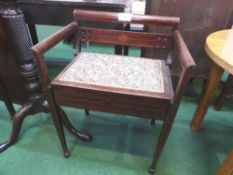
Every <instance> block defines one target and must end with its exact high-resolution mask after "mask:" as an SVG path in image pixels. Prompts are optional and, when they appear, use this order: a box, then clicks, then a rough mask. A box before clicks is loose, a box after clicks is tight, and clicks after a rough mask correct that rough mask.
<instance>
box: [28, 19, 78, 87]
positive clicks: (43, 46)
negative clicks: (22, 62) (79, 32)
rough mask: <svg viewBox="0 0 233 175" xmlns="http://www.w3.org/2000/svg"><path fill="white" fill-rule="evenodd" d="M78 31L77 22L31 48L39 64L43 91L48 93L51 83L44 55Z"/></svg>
mask: <svg viewBox="0 0 233 175" xmlns="http://www.w3.org/2000/svg"><path fill="white" fill-rule="evenodd" d="M76 29H77V24H76V23H75V22H73V23H71V24H69V25H67V26H66V27H64V28H62V29H60V30H59V31H57V32H56V33H54V34H53V35H51V36H49V37H48V38H46V39H44V40H42V41H41V42H39V43H38V44H36V45H35V46H33V47H32V48H31V50H32V52H33V54H34V56H35V58H36V62H37V66H38V70H39V74H40V79H41V84H42V87H43V89H44V90H45V91H46V90H47V88H48V85H49V83H50V79H49V74H48V68H47V65H46V63H45V61H44V56H43V54H44V53H45V52H46V51H47V50H49V49H51V48H52V47H53V46H55V45H56V44H57V43H59V42H60V41H61V40H63V39H65V38H66V37H67V36H69V35H71V34H72V33H73V32H75V31H76Z"/></svg>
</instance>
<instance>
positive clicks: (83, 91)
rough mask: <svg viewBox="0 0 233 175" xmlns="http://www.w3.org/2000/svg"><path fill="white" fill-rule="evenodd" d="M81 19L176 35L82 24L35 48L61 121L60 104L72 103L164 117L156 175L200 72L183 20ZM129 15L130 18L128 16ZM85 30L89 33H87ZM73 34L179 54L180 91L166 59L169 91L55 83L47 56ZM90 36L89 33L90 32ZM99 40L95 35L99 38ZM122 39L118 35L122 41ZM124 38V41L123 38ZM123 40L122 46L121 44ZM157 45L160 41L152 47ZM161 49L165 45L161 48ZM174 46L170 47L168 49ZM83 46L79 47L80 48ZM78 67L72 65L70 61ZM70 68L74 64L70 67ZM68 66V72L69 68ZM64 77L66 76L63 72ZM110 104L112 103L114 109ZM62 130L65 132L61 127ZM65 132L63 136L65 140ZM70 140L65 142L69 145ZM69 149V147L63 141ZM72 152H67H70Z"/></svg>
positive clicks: (80, 13)
mask: <svg viewBox="0 0 233 175" xmlns="http://www.w3.org/2000/svg"><path fill="white" fill-rule="evenodd" d="M74 17H75V19H76V20H77V21H78V22H79V21H83V20H84V21H95V22H108V23H130V22H132V23H139V24H147V25H156V26H157V25H159V26H164V27H169V28H171V30H170V31H171V32H170V33H169V34H168V35H161V34H146V33H137V32H125V31H113V30H106V29H89V28H79V27H78V25H77V23H75V22H74V23H71V24H69V25H67V26H66V27H65V28H63V29H61V30H60V31H58V32H57V33H55V34H53V35H52V36H50V37H48V38H47V39H45V40H43V41H41V42H40V43H39V44H37V45H35V46H34V47H33V48H32V51H33V53H34V55H35V57H36V60H37V64H38V67H39V72H40V77H41V81H42V85H43V89H44V91H45V92H47V93H46V94H47V96H48V99H50V100H49V102H50V103H51V106H53V111H54V115H56V116H55V117H58V118H59V115H58V114H56V111H57V110H56V108H57V106H58V105H66V106H73V107H81V108H86V109H92V110H99V111H104V112H114V113H119V114H128V115H133V116H140V117H144V118H151V119H159V120H162V121H163V127H162V130H161V133H160V136H159V139H158V142H157V147H156V150H155V153H154V157H153V161H152V164H151V167H150V173H152V174H153V173H155V167H156V164H157V161H158V159H159V157H160V154H161V151H162V149H163V147H164V144H165V142H166V140H167V137H168V134H169V132H170V129H171V126H172V123H173V121H174V118H175V115H176V113H177V110H178V107H179V105H180V101H181V97H182V94H183V91H184V89H185V86H186V84H187V83H188V80H189V78H190V77H191V75H192V74H193V73H194V69H195V66H196V65H195V62H194V61H193V58H192V56H191V55H190V53H189V51H188V49H187V47H186V45H185V43H184V41H183V38H182V36H181V34H180V32H179V31H178V30H177V26H178V24H179V18H176V17H160V16H149V15H131V14H119V13H113V12H98V11H87V10H75V11H74ZM123 17H125V18H123ZM84 30H85V31H84ZM73 32H77V36H78V37H79V38H76V39H77V43H79V42H80V41H91V42H97V43H111V44H122V45H137V46H138V45H142V46H143V47H153V48H155V49H156V48H160V49H165V48H166V50H168V49H170V52H174V55H176V56H177V58H178V59H179V62H180V65H181V69H182V70H181V75H180V79H179V82H178V85H177V87H176V88H175V91H174V94H173V88H172V86H170V85H171V76H170V73H169V70H168V66H166V65H165V61H163V72H164V73H165V74H164V75H165V77H164V79H165V80H166V82H165V83H166V84H167V85H168V86H165V87H166V88H165V93H161V94H156V93H143V92H137V91H129V90H121V89H117V88H107V89H106V88H104V87H96V86H89V85H82V84H77V83H76V84H73V83H65V84H64V83H62V82H60V81H59V80H58V78H56V79H55V80H54V81H52V82H50V79H49V76H48V70H47V67H46V64H45V61H44V58H43V54H44V53H45V52H46V51H47V50H49V49H50V48H52V47H53V46H54V45H56V44H57V43H58V42H60V41H61V40H62V39H64V38H65V37H67V36H68V35H70V34H71V33H73ZM107 32H110V33H111V32H112V33H113V34H116V36H112V37H110V38H107V37H102V38H100V37H98V36H97V37H95V36H94V34H98V35H99V36H104V34H105V33H107ZM85 33H86V34H85ZM135 35H139V36H140V37H141V38H142V39H141V40H140V41H139V42H138V41H137V40H135V39H132V37H135ZM93 36H94V37H93ZM117 36H118V37H117ZM119 36H124V39H119V38H121V37H119ZM148 36H154V37H152V41H151V42H150V41H149V42H145V43H144V42H143V41H144V40H147V39H149V38H147V37H148ZM158 37H165V38H166V39H167V40H166V42H167V43H168V44H161V43H159V44H157V43H156V41H157V39H158ZM119 41H120V42H119ZM152 42H155V43H154V44H155V45H154V46H152V44H151V43H152ZM158 46H159V47H158ZM168 46H169V47H168ZM77 48H79V47H77ZM70 64H72V63H70ZM67 68H69V66H68V67H67ZM67 68H66V69H67ZM61 74H62V73H61ZM109 104H110V105H109ZM61 132H63V131H62V129H61ZM62 137H63V136H62V134H61V135H60V138H62ZM64 140H65V139H64V138H63V139H61V141H64ZM63 145H65V144H64V143H63ZM63 150H64V151H66V150H67V149H66V148H64V146H63Z"/></svg>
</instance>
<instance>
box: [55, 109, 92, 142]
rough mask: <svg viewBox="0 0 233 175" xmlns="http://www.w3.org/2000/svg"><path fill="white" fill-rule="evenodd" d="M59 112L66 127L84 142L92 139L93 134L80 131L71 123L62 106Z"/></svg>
mask: <svg viewBox="0 0 233 175" xmlns="http://www.w3.org/2000/svg"><path fill="white" fill-rule="evenodd" d="M59 114H60V116H61V119H62V122H63V124H64V125H65V127H66V128H67V129H68V130H69V131H70V132H71V133H72V134H73V135H74V136H75V137H77V138H79V139H80V140H82V141H84V142H90V141H91V140H92V136H91V135H90V134H88V133H84V132H80V131H78V130H76V129H75V128H74V127H73V125H72V124H71V123H70V121H69V119H68V117H67V115H66V113H65V112H64V110H63V109H62V108H60V107H59Z"/></svg>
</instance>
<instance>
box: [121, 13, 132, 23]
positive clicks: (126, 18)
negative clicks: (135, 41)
mask: <svg viewBox="0 0 233 175" xmlns="http://www.w3.org/2000/svg"><path fill="white" fill-rule="evenodd" d="M131 19H132V14H130V13H119V14H118V21H123V22H130V21H131Z"/></svg>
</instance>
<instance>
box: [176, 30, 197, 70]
mask: <svg viewBox="0 0 233 175" xmlns="http://www.w3.org/2000/svg"><path fill="white" fill-rule="evenodd" d="M173 37H174V44H175V47H176V54H177V56H178V59H179V61H180V64H181V66H182V69H187V68H190V67H193V68H195V67H196V63H195V62H194V60H193V57H192V56H191V54H190V52H189V50H188V48H187V46H186V44H185V42H184V39H183V37H182V36H181V34H180V32H179V31H175V32H174V33H173Z"/></svg>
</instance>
